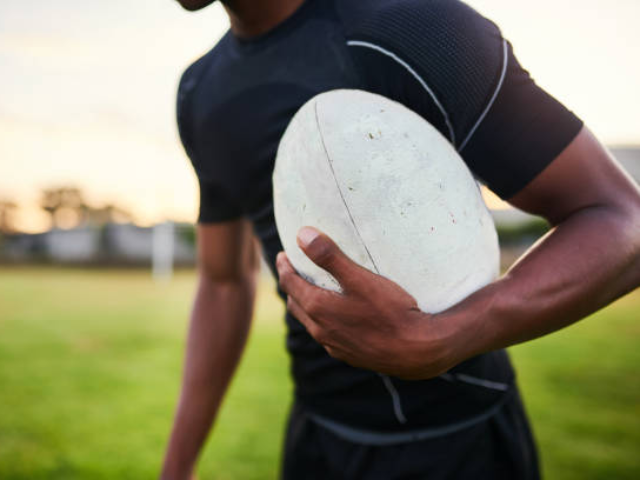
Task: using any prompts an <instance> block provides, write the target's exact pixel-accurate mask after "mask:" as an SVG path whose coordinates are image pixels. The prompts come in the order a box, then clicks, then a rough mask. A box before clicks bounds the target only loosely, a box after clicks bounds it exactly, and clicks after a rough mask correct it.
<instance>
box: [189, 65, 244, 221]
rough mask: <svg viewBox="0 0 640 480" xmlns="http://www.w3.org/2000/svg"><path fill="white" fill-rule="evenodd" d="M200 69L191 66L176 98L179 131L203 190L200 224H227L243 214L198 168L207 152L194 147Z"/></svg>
mask: <svg viewBox="0 0 640 480" xmlns="http://www.w3.org/2000/svg"><path fill="white" fill-rule="evenodd" d="M197 70H198V63H196V64H194V65H192V66H191V67H189V68H188V69H187V70H186V71H185V72H184V74H183V75H182V78H181V79H180V85H179V87H178V96H177V122H178V132H179V134H180V140H181V142H182V145H183V147H184V150H185V152H186V153H187V156H188V157H189V159H190V160H191V164H192V165H193V167H194V170H195V173H196V175H197V177H198V185H199V187H200V207H199V213H198V223H217V222H224V221H228V220H232V219H234V218H239V217H241V216H242V212H241V210H240V208H239V207H238V206H237V205H236V204H235V203H234V201H233V200H232V198H231V196H230V195H229V193H228V192H227V191H226V190H225V188H224V187H223V185H221V184H220V183H219V182H216V181H215V180H214V179H211V178H208V176H206V175H204V174H203V173H202V172H201V171H200V170H199V168H198V165H202V164H203V162H201V161H200V160H201V159H200V158H198V157H199V156H202V155H203V154H204V153H203V149H202V148H200V149H198V148H196V145H195V138H194V137H195V134H194V129H193V116H192V112H191V105H190V103H191V98H192V93H193V91H194V90H195V89H196V88H197V78H198V75H197ZM209 150H210V149H205V151H206V152H207V153H206V155H214V153H213V152H209Z"/></svg>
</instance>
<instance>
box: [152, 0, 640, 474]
mask: <svg viewBox="0 0 640 480" xmlns="http://www.w3.org/2000/svg"><path fill="white" fill-rule="evenodd" d="M179 1H180V3H181V4H182V5H183V6H184V7H185V8H188V9H190V10H196V9H199V8H202V7H204V6H206V5H207V4H210V3H212V0H179ZM224 6H225V8H226V10H227V12H228V14H229V17H230V20H231V30H230V32H228V33H227V34H226V35H225V36H224V37H223V38H222V40H220V42H219V43H218V44H217V45H216V46H215V47H214V48H213V49H212V50H211V51H210V52H209V53H207V54H206V55H205V56H203V57H202V58H201V59H200V60H198V61H197V62H195V63H194V64H193V65H192V66H190V67H189V68H188V69H187V71H186V72H185V73H184V75H183V78H182V80H181V82H180V88H179V95H178V96H179V98H178V123H179V128H180V133H181V138H182V141H183V144H184V146H185V149H186V151H187V153H188V155H189V157H190V159H191V161H192V162H193V165H194V167H195V170H196V173H197V175H198V178H199V182H200V198H201V206H200V215H199V225H198V258H199V265H200V269H199V271H200V281H199V287H198V292H197V295H196V299H195V305H194V310H193V314H192V318H191V326H190V331H189V337H188V342H187V354H186V366H185V373H184V382H183V387H182V394H181V397H180V402H179V406H178V410H177V413H176V418H175V423H174V428H173V431H172V434H171V438H170V441H169V446H168V450H167V454H166V458H165V463H164V468H163V474H162V478H164V479H185V478H189V475H190V474H191V472H192V470H193V467H194V464H195V461H196V458H197V455H198V452H199V450H200V448H201V446H202V444H203V442H204V440H205V438H206V436H207V433H208V431H209V429H210V427H211V425H212V422H213V419H214V417H215V415H216V412H217V409H218V406H219V405H220V402H221V399H222V397H223V394H224V391H225V389H226V387H227V384H228V382H229V379H230V378H231V376H232V373H233V371H234V368H235V366H236V364H237V361H238V359H239V358H240V355H241V352H242V349H243V346H244V343H245V339H246V335H247V331H248V329H249V324H250V319H251V315H252V306H253V297H254V292H255V271H256V264H257V260H256V257H255V255H254V250H253V248H252V234H255V235H256V236H257V237H258V239H259V240H260V243H261V245H262V250H263V254H264V257H265V259H266V260H267V262H268V264H269V266H270V267H271V269H272V271H273V272H274V274H277V275H278V276H279V281H280V286H281V287H282V291H281V292H280V293H281V295H282V296H283V298H285V296H286V298H287V305H288V310H289V313H288V314H287V319H286V320H287V325H288V329H289V332H288V337H287V347H288V350H289V352H290V354H291V356H292V372H293V377H294V380H295V404H294V407H293V410H292V413H291V418H290V423H289V428H288V433H287V441H286V445H285V454H284V459H283V464H282V476H283V478H284V479H287V480H290V479H315V478H318V479H386V480H389V479H408V478H429V479H444V478H447V479H467V478H471V479H482V478H490V479H498V478H505V479H535V478H538V477H539V472H538V465H537V458H536V451H535V446H534V442H533V438H532V435H531V432H530V430H529V427H528V424H527V420H526V416H525V413H524V410H523V407H522V405H521V402H520V400H519V395H518V391H517V387H516V385H515V380H514V373H513V370H512V368H511V366H510V363H509V360H508V357H507V354H506V353H505V351H504V350H503V348H505V347H507V346H509V345H513V344H516V343H519V342H524V341H527V340H531V339H533V338H536V337H539V336H541V335H545V334H547V333H550V332H552V331H555V330H558V329H560V328H562V327H564V326H566V325H569V324H571V323H573V322H575V321H577V320H579V319H580V318H583V317H584V316H586V315H587V314H589V313H591V312H593V311H595V310H597V309H599V308H601V307H603V306H605V305H607V304H608V303H610V302H611V301H613V300H614V299H615V298H617V297H619V296H621V295H623V294H625V293H626V292H629V291H630V290H632V289H634V288H636V286H637V285H638V284H639V283H640V194H639V192H638V189H637V187H636V186H635V185H634V183H633V182H632V181H630V179H629V178H628V177H627V176H626V175H625V174H624V173H623V172H622V171H621V170H620V169H619V167H618V166H617V165H616V163H615V162H614V161H613V160H612V158H611V157H610V156H609V154H608V153H607V152H606V150H605V149H604V148H603V147H602V146H601V145H600V144H599V143H598V141H597V140H596V139H595V138H594V137H593V135H591V133H590V132H589V131H588V129H587V128H586V127H584V126H583V124H582V122H581V121H580V120H579V119H578V118H577V117H576V116H575V115H574V114H572V113H571V112H570V111H568V110H567V109H566V108H564V107H563V106H562V105H561V104H560V103H558V102H557V101H556V100H554V99H553V98H552V97H551V96H549V95H548V94H547V93H545V92H544V91H543V90H541V89H540V88H539V87H538V86H537V85H536V84H535V83H534V82H533V81H532V80H531V78H530V77H529V75H528V73H527V72H526V71H525V70H524V69H523V68H522V67H521V66H520V65H519V63H518V61H517V60H516V57H515V56H514V53H513V51H512V48H511V45H510V44H509V43H508V42H506V41H505V40H504V39H503V38H502V36H501V34H500V31H499V29H498V28H497V27H496V26H495V25H494V24H493V23H491V22H490V21H488V20H486V19H485V18H483V17H481V16H480V15H479V14H478V13H476V12H475V11H473V10H472V9H471V8H469V7H468V6H466V5H465V4H463V3H460V2H459V1H457V0H307V1H306V2H305V1H304V0H227V1H226V2H224ZM336 88H358V89H362V90H367V91H371V92H374V93H378V94H382V95H385V96H387V97H389V98H391V99H393V100H396V101H398V102H401V103H403V104H404V105H406V106H407V107H409V108H411V109H412V110H414V111H416V112H417V113H418V114H420V115H421V116H423V117H424V118H425V119H426V120H427V121H429V122H430V123H431V124H433V125H434V126H435V127H436V128H438V129H439V130H440V131H441V132H442V133H443V134H444V135H445V136H446V137H447V138H448V139H449V141H450V142H451V143H452V145H454V146H455V148H456V149H457V150H458V152H459V153H460V154H461V156H462V157H463V159H464V160H465V162H466V163H467V165H468V166H469V168H470V169H471V170H472V171H473V173H474V174H475V175H476V176H477V177H478V178H479V179H480V180H482V181H483V182H484V183H485V184H486V185H488V187H489V188H491V189H492V190H493V191H495V192H496V193H497V194H498V195H500V196H501V197H502V198H504V199H507V200H508V201H509V202H510V203H511V204H512V205H514V206H516V207H518V208H521V209H523V210H525V211H528V212H531V213H534V214H538V215H542V216H543V217H545V218H546V219H547V220H549V222H550V223H551V224H552V225H553V227H554V228H553V229H552V231H551V233H550V234H548V235H547V236H546V237H545V238H544V239H543V240H542V241H541V242H539V243H538V244H537V245H536V246H535V247H534V248H532V249H531V250H530V251H529V252H527V254H526V255H524V256H523V257H522V258H521V259H520V260H519V261H518V262H517V263H516V265H514V266H513V267H512V268H511V269H510V270H509V272H508V273H507V274H505V275H504V276H503V277H502V278H500V279H499V280H498V281H496V282H494V283H493V284H491V285H489V286H487V287H485V288H483V289H481V290H480V291H478V292H477V293H475V294H474V295H471V296H470V297H469V298H467V299H466V300H464V301H463V302H461V303H460V304H458V305H457V306H455V307H454V308H451V309H449V310H447V311H445V312H442V313H440V314H437V315H429V314H428V313H424V312H420V311H419V310H418V309H417V308H416V304H415V300H414V299H413V298H412V297H411V296H409V295H408V294H407V293H406V292H404V291H403V290H402V289H401V288H400V287H398V286H397V285H395V284H394V283H392V282H390V281H388V280H386V279H384V278H382V277H379V276H376V275H374V274H373V273H371V272H368V271H366V270H364V269H362V268H360V267H358V266H357V265H355V264H353V263H352V262H351V261H350V260H349V259H348V258H347V257H345V256H344V255H343V254H342V253H341V252H340V250H339V246H337V245H335V244H334V243H333V242H332V241H331V240H330V239H329V238H328V237H326V236H325V235H324V234H323V233H321V232H318V231H316V230H314V229H313V228H305V229H302V230H301V232H300V233H299V236H298V241H299V244H300V246H301V248H302V249H303V250H304V251H305V253H306V254H307V255H308V256H309V257H310V258H311V259H312V260H313V261H314V262H316V263H317V264H318V265H320V266H321V267H323V268H325V269H326V270H328V271H329V272H331V273H332V274H333V275H334V276H335V277H336V278H337V279H338V281H339V282H340V283H341V284H342V286H343V287H344V293H343V294H336V293H332V292H328V291H323V290H320V289H318V288H316V287H314V286H313V285H310V284H308V283H307V282H305V281H304V280H303V279H302V278H300V277H299V276H297V275H296V274H295V272H294V271H293V269H292V267H291V265H290V264H289V262H288V260H287V258H286V256H285V255H284V254H280V255H278V253H279V252H280V251H281V250H282V247H281V244H280V240H279V237H278V232H277V230H276V227H275V222H274V217H273V206H272V198H271V196H272V191H271V172H272V169H273V163H274V157H275V153H276V149H277V146H278V143H279V140H280V137H281V135H282V133H283V132H284V129H285V128H286V126H287V124H288V122H289V120H290V119H291V117H292V116H293V114H294V113H295V112H296V111H297V110H298V109H299V108H300V107H301V106H302V105H303V103H305V102H306V101H307V100H308V99H310V98H311V97H313V96H314V95H316V94H318V93H320V92H323V91H327V90H332V89H336ZM304 160H305V159H304V158H301V159H300V161H301V162H303V161H304ZM276 257H277V259H276ZM285 292H286V294H285Z"/></svg>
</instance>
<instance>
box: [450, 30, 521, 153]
mask: <svg viewBox="0 0 640 480" xmlns="http://www.w3.org/2000/svg"><path fill="white" fill-rule="evenodd" d="M502 52H503V53H502V57H503V58H502V72H501V73H500V80H499V81H498V86H497V87H496V91H495V92H493V96H492V97H491V100H489V103H488V104H487V107H486V108H485V109H484V111H483V112H482V114H481V115H480V118H478V121H476V123H475V125H474V126H473V128H472V129H471V130H469V134H468V135H467V138H465V139H464V141H463V142H462V144H460V148H458V152H461V151H462V150H463V149H464V147H466V146H467V143H469V140H471V137H472V136H473V134H474V133H476V130H477V129H478V127H479V126H480V124H481V123H482V121H483V120H484V119H485V117H486V116H487V113H489V110H491V107H492V106H493V103H494V102H495V101H496V98H497V97H498V93H499V92H500V90H501V89H502V85H503V84H504V79H505V77H506V76H507V64H508V63H509V56H508V55H507V41H506V40H504V39H503V40H502Z"/></svg>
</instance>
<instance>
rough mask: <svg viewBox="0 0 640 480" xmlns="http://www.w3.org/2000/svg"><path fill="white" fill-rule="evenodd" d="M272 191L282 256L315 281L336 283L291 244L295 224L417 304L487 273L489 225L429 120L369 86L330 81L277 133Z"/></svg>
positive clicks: (454, 299) (441, 304)
mask: <svg viewBox="0 0 640 480" xmlns="http://www.w3.org/2000/svg"><path fill="white" fill-rule="evenodd" d="M273 194H274V208H275V218H276V224H277V227H278V231H279V234H280V239H281V241H282V245H283V247H284V249H285V251H286V253H287V255H288V257H289V259H290V260H291V263H292V264H293V266H294V268H295V269H296V270H297V271H298V273H300V274H301V275H302V276H303V277H304V278H306V279H307V280H309V281H311V282H313V283H314V284H316V285H319V286H321V287H324V288H327V289H331V290H334V291H340V285H339V284H338V282H337V281H336V280H335V279H334V278H333V277H332V276H331V275H330V274H328V273H327V272H326V271H324V270H322V269H321V268H319V267H317V266H316V265H315V264H314V263H313V262H311V260H309V259H308V258H307V257H306V256H305V255H304V253H303V252H302V250H300V248H299V247H298V245H297V243H296V234H297V232H298V230H299V229H300V228H301V227H303V226H313V227H316V228H318V229H319V230H321V231H323V232H324V233H326V234H327V235H329V236H330V237H331V238H332V239H333V240H334V241H335V242H336V243H337V244H338V245H339V246H340V248H342V250H343V251H344V252H345V253H346V254H347V255H348V256H349V257H350V258H351V259H352V260H354V261H355V262H357V263H358V264H360V265H362V266H364V267H365V268H367V269H369V270H370V271H372V272H374V273H377V274H379V275H382V276H384V277H387V278H389V279H390V280H393V281H394V282H396V283H398V284H399V285H400V286H401V287H403V288H404V289H405V290H406V291H408V292H409V293H410V294H411V295H412V296H413V297H414V298H415V299H416V301H417V302H418V306H419V307H420V309H421V310H423V311H425V312H429V313H436V312H439V311H442V310H445V309H447V308H449V307H451V306H452V305H454V304H456V303H458V302H459V301H460V300H462V299H464V298H465V297H467V296H468V295H470V294H471V293H473V292H474V291H476V290H478V289H479V288H481V287H483V286H484V285H486V284H488V283H490V282H491V281H493V280H494V279H495V278H496V277H497V276H498V272H499V256H500V254H499V249H498V238H497V235H496V230H495V227H494V224H493V220H492V218H491V215H490V214H489V212H488V210H487V208H486V206H485V204H484V202H483V200H482V197H481V195H480V190H479V187H478V184H477V183H476V181H475V180H474V178H473V176H472V174H471V172H470V171H469V170H468V168H467V167H466V165H465V164H464V162H463V160H462V159H461V158H460V156H459V155H458V153H457V152H456V150H455V149H454V148H453V147H452V146H451V144H450V143H449V142H448V141H447V139H446V138H444V137H443V136H442V135H441V134H440V132H438V130H436V129H435V128H434V127H433V126H432V125H431V124H429V123H428V122H427V121H425V120H424V119H423V118H422V117H420V116H419V115H417V114H416V113H414V112H412V111H411V110H409V109H408V108H406V107H404V106H403V105H401V104H399V103H397V102H394V101H392V100H389V99H387V98H385V97H382V96H380V95H375V94H372V93H368V92H364V91H360V90H334V91H330V92H327V93H323V94H320V95H318V96H316V97H314V98H312V99H311V100H309V101H308V102H307V103H306V104H305V105H304V106H303V107H302V108H301V109H300V110H299V111H298V112H297V113H296V115H295V116H294V117H293V119H292V120H291V123H290V124H289V126H288V127H287V130H286V132H285V134H284V136H283V137H282V140H281V142H280V145H279V148H278V154H277V159H276V164H275V170H274V173H273Z"/></svg>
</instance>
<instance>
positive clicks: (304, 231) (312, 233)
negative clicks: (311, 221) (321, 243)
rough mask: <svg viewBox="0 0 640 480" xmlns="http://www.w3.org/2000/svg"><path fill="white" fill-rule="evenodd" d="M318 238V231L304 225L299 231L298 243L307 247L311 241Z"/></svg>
mask: <svg viewBox="0 0 640 480" xmlns="http://www.w3.org/2000/svg"><path fill="white" fill-rule="evenodd" d="M316 238H318V231H317V230H316V229H315V228H312V227H302V228H301V229H300V230H299V231H298V244H299V245H300V246H301V247H307V246H309V244H311V242H313V241H314V240H315V239H316Z"/></svg>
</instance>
